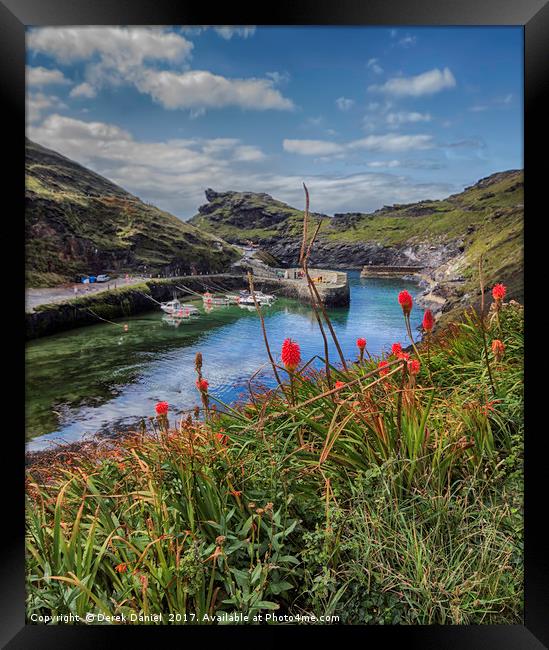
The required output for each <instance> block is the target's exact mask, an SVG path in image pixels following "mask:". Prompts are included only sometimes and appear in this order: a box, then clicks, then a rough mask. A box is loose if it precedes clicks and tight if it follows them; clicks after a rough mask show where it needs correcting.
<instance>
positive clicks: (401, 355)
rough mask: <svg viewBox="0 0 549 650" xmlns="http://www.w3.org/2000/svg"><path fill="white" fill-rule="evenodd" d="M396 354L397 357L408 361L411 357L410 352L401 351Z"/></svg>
mask: <svg viewBox="0 0 549 650" xmlns="http://www.w3.org/2000/svg"><path fill="white" fill-rule="evenodd" d="M396 356H397V359H404V360H405V361H408V359H409V358H410V354H409V353H408V352H399V353H398V354H397V355H396Z"/></svg>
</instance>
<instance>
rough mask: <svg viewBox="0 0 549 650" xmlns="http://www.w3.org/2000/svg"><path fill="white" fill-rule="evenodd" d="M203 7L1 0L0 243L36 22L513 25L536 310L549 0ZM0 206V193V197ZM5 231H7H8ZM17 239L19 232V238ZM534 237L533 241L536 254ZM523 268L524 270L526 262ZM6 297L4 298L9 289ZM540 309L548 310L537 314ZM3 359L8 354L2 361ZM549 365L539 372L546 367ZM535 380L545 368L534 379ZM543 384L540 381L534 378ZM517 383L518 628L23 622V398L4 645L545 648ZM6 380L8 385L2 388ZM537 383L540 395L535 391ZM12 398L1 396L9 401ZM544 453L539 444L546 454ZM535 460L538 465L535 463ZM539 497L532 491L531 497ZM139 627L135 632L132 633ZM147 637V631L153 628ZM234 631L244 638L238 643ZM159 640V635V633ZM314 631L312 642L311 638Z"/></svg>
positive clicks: (536, 330) (539, 439) (107, 0)
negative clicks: (521, 533) (174, 639)
mask: <svg viewBox="0 0 549 650" xmlns="http://www.w3.org/2000/svg"><path fill="white" fill-rule="evenodd" d="M214 13H215V15H214V14H213V13H212V11H208V9H207V8H206V7H205V6H204V5H203V4H199V3H192V5H191V4H190V3H181V2H179V3H175V2H173V1H170V0H154V2H152V1H151V0H132V1H131V2H129V1H128V0H95V1H94V2H85V0H84V1H82V2H76V1H75V0H2V2H0V51H1V56H0V89H1V97H2V109H3V113H4V115H5V117H4V134H3V135H4V137H3V145H4V146H3V156H2V158H3V160H4V162H6V161H8V163H9V164H7V165H6V166H5V169H4V171H3V172H2V176H3V180H4V192H5V195H6V197H5V198H8V199H10V201H11V206H12V208H11V211H10V212H9V213H6V214H5V215H4V227H5V229H6V230H5V231H4V236H5V237H6V239H5V240H4V245H5V246H6V247H9V248H13V249H15V248H16V244H15V242H18V243H19V242H20V243H21V244H22V241H21V239H22V231H23V227H22V226H21V227H20V223H21V222H20V221H19V219H20V218H21V219H22V212H23V210H24V203H23V199H24V173H23V169H24V131H25V118H24V112H25V110H24V108H25V78H24V75H25V29H26V28H27V27H29V26H35V25H88V24H96V25H101V24H104V25H107V24H126V25H172V24H173V25H179V24H212V23H213V24H220V25H221V24H232V25H238V24H257V25H293V24H296V25H331V24H339V25H347V24H352V25H387V26H399V25H407V26H412V25H471V26H472V25H485V26H489V25H521V26H523V28H524V40H525V51H524V53H525V61H524V64H525V75H524V80H525V93H524V106H525V118H524V134H525V149H524V152H525V198H526V201H525V207H526V212H525V214H527V215H528V220H529V223H528V225H526V218H525V226H526V227H525V239H526V260H528V259H533V260H536V261H535V262H532V267H530V266H529V265H528V264H526V266H525V269H526V274H525V276H526V277H528V278H529V280H528V284H526V283H525V284H526V292H525V295H526V296H532V300H531V301H530V302H529V298H528V297H527V298H526V299H525V303H526V305H527V309H530V304H531V305H532V308H533V309H535V307H536V305H537V304H540V306H541V307H542V308H543V306H544V299H545V296H543V295H542V298H541V299H540V294H539V293H537V289H536V288H535V287H534V285H533V284H532V283H533V282H534V281H535V279H534V276H535V275H536V268H538V267H537V264H538V262H537V260H540V259H541V262H540V266H539V269H543V261H544V257H541V255H542V254H543V251H544V248H545V246H544V243H543V240H542V239H541V238H540V236H539V235H538V234H537V226H538V225H541V224H540V223H539V222H540V221H541V220H542V219H546V218H547V217H546V216H545V215H544V214H543V212H540V211H538V207H539V206H543V205H544V200H546V195H547V193H546V192H544V190H545V186H546V185H547V181H546V176H547V169H546V166H545V165H544V164H543V160H544V154H545V152H546V151H547V147H546V144H547V140H548V138H547V125H546V121H547V116H548V115H549V111H548V110H547V108H548V107H547V89H548V87H549V56H548V55H549V47H548V44H549V4H548V3H547V0H460V2H457V0H414V2H411V1H410V0H363V1H362V2H361V1H360V0H338V1H337V2H330V1H329V0H316V1H315V0H294V2H292V3H290V2H288V1H287V0H279V1H278V2H277V3H275V4H273V5H272V6H271V5H270V6H261V7H258V6H257V5H256V6H255V7H252V8H251V9H248V10H246V12H243V11H239V9H238V8H237V7H235V6H233V4H229V3H227V4H225V5H224V6H222V7H220V8H219V9H217V8H216V10H215V12H214ZM3 203H4V202H3ZM6 233H7V234H6ZM20 237H21V239H20ZM536 243H537V244H538V245H541V246H543V248H540V251H541V253H540V257H538V256H537V252H538V251H537V250H536ZM22 250H23V246H22V245H21V246H20V251H21V262H22V263H21V266H19V264H18V263H17V264H15V265H13V264H10V265H9V267H10V274H13V276H14V277H16V278H17V279H15V280H14V281H10V283H9V284H10V287H9V288H10V289H11V290H12V291H13V296H12V297H11V300H10V303H9V307H10V312H15V310H17V312H16V313H17V314H19V313H23V310H21V312H19V311H18V310H19V308H20V304H21V302H22V301H23V300H24V287H21V286H20V285H19V282H21V284H24V280H23V278H24V273H22V272H21V271H22V270H23V269H22V266H23V255H22ZM530 269H531V270H530ZM8 300H9V298H8ZM18 318H19V316H14V317H13V320H12V321H10V324H11V327H12V330H13V331H12V332H11V335H10V338H11V340H13V341H16V340H18V339H19V336H20V331H21V330H22V329H23V328H21V327H19V325H18ZM545 318H546V317H545ZM544 329H545V328H544V322H543V320H542V318H539V319H536V318H535V316H533V315H530V314H529V312H528V317H527V336H526V344H527V345H526V349H527V351H528V350H529V349H530V341H532V349H533V352H534V353H533V356H534V357H536V359H534V360H532V362H531V363H530V362H529V355H528V353H527V354H526V372H525V376H527V377H529V373H530V371H531V370H532V371H533V370H534V368H535V367H536V366H540V367H541V369H542V370H544V368H545V366H546V365H547V359H546V355H544V356H543V358H541V359H540V358H539V357H537V354H538V352H539V348H538V346H539V345H542V344H543V342H544V336H545V337H546V336H547V334H546V333H545V332H544ZM9 347H10V348H11V352H12V353H13V354H14V355H15V358H14V360H13V364H14V365H11V363H10V365H9V366H8V367H7V368H5V371H6V372H11V369H12V368H14V367H15V366H18V367H21V365H22V364H21V356H22V355H21V356H20V355H19V352H20V350H19V352H18V350H17V348H16V347H15V346H11V345H10V346H9ZM5 363H7V362H5ZM544 372H547V371H544ZM542 379H543V377H542ZM543 381H544V382H545V383H546V380H544V379H543ZM529 382H531V383H527V386H526V388H527V390H526V396H527V397H526V407H527V414H528V415H527V420H526V423H527V427H526V430H527V434H526V444H525V476H526V479H525V495H526V496H525V564H526V567H525V620H524V625H516V626H505V625H501V626H499V625H498V626H488V625H486V626H447V627H443V626H439V627H421V626H417V627H404V626H401V627H389V626H388V627H374V626H364V627H354V626H347V627H343V626H341V627H332V628H326V627H322V628H319V627H317V628H312V627H293V626H276V627H274V626H273V627H269V628H251V627H249V628H237V627H231V628H229V627H223V628H219V627H218V628H212V627H208V628H199V629H198V628H194V629H193V628H176V629H174V628H158V627H121V626H108V627H101V626H86V627H83V626H78V627H71V626H30V625H25V590H24V543H23V542H24V539H23V536H24V516H23V515H24V512H23V509H24V500H23V492H24V490H23V487H24V486H23V480H22V469H23V467H24V460H23V458H22V456H23V454H24V446H23V445H22V443H21V442H20V441H19V440H20V439H22V437H21V436H19V435H18V434H19V431H20V427H19V426H18V425H19V422H20V417H18V416H19V414H20V413H21V412H23V411H22V410H21V409H20V407H19V408H17V407H13V406H10V407H9V408H7V409H6V410H7V411H9V413H6V416H7V415H10V414H11V415H12V416H14V417H13V423H12V425H11V426H9V428H7V427H8V424H5V426H6V429H4V434H5V436H11V437H13V440H14V442H13V443H12V444H11V447H10V444H9V441H8V440H4V443H5V447H4V448H5V454H6V458H5V462H4V471H3V474H4V479H5V486H4V491H3V499H2V500H3V501H4V502H5V507H6V508H7V506H8V504H9V503H12V505H15V510H14V515H13V516H12V517H11V518H10V517H8V515H7V514H6V513H5V512H4V514H3V517H2V519H3V520H4V523H6V522H7V523H8V527H4V534H3V536H2V537H3V539H4V541H5V542H7V544H6V546H5V549H4V551H3V553H2V555H1V556H0V566H1V574H0V592H1V593H0V599H1V600H0V626H1V629H0V643H1V644H2V647H5V648H10V649H13V648H33V649H34V648H47V647H50V646H51V647H56V648H74V647H78V648H84V647H112V646H114V645H115V644H125V643H127V642H128V640H129V639H131V640H133V639H136V640H137V641H139V642H141V643H147V642H148V640H149V639H150V640H151V641H152V640H153V639H154V641H155V642H156V643H157V644H158V643H159V642H164V638H165V637H164V635H165V634H168V633H169V634H173V633H175V634H177V635H178V636H179V639H180V641H181V640H183V642H184V643H188V644H191V645H192V644H195V643H196V642H199V643H203V642H204V640H205V639H207V640H208V642H209V643H224V644H229V647H231V646H233V645H236V643H237V642H238V643H261V646H262V647H275V646H276V647H278V646H279V645H280V644H281V643H285V642H287V641H290V640H291V641H293V642H294V643H296V642H297V643H302V642H306V640H308V639H310V637H311V636H312V637H313V638H314V639H315V641H313V642H315V643H316V642H317V641H316V639H317V638H318V637H319V636H320V635H321V636H322V639H323V640H325V641H326V642H329V643H333V642H334V640H337V639H339V638H340V637H341V635H345V636H346V635H347V634H348V633H349V634H350V633H352V634H354V635H356V637H355V638H356V639H357V640H360V642H361V645H362V644H364V645H372V646H373V645H374V644H379V642H383V643H387V642H392V643H395V644H396V643H398V642H401V643H403V644H406V647H418V648H419V647H421V648H424V649H430V648H433V649H435V648H436V649H439V648H444V649H446V648H450V649H453V648H469V649H470V648H483V649H486V650H489V649H492V648H493V649H494V650H496V649H498V650H499V649H500V648H520V649H524V650H527V649H530V648H532V649H537V648H543V647H547V646H549V624H548V620H549V588H548V586H547V585H548V584H549V576H548V570H547V569H548V567H549V554H548V552H547V547H548V544H547V541H546V540H547V538H546V536H545V534H544V528H545V526H544V524H545V517H544V513H545V510H546V505H545V498H544V492H545V490H544V487H545V486H544V485H543V484H542V482H541V477H542V476H543V470H542V467H543V465H544V464H545V461H544V459H545V458H547V455H546V451H547V443H546V437H547V431H546V429H547V427H546V426H545V427H544V426H543V420H542V419H540V420H539V421H538V424H535V422H536V421H537V419H536V420H534V414H535V411H536V405H538V408H539V413H541V414H543V394H542V393H541V390H543V391H544V392H545V388H544V384H539V383H538V382H535V381H534V378H533V375H532V380H530V379H529ZM13 387H14V386H13V385H10V390H12V388H13ZM537 391H538V392H537ZM13 403H14V402H13V401H12V399H11V398H10V401H9V404H10V405H12V404H13ZM544 452H545V453H544ZM542 463H543V465H542ZM540 496H541V498H540ZM137 635H139V636H137ZM152 635H154V636H152ZM237 635H238V636H239V637H241V636H244V637H246V640H243V639H242V638H240V639H238V641H237ZM161 637H162V641H161V640H160V638H161ZM311 640H312V639H311Z"/></svg>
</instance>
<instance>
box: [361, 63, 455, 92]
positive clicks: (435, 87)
mask: <svg viewBox="0 0 549 650" xmlns="http://www.w3.org/2000/svg"><path fill="white" fill-rule="evenodd" d="M455 85H456V80H455V78H454V75H453V74H452V71H451V70H450V69H449V68H444V69H443V70H439V69H438V68H434V69H433V70H429V71H427V72H423V73H422V74H418V75H416V76H414V77H393V78H392V79H389V80H388V81H386V82H385V83H384V84H383V85H381V86H376V85H374V86H370V87H369V90H372V91H377V92H382V93H388V94H390V95H396V96H401V97H404V96H410V97H421V96H422V95H432V94H434V93H438V92H440V91H441V90H444V89H446V88H454V86H455Z"/></svg>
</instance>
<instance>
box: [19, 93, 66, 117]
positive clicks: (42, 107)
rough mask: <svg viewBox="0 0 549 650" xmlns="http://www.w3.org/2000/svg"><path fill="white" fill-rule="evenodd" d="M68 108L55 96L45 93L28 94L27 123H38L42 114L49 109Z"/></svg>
mask: <svg viewBox="0 0 549 650" xmlns="http://www.w3.org/2000/svg"><path fill="white" fill-rule="evenodd" d="M61 108H67V107H66V105H65V104H64V103H63V102H62V101H61V100H60V99H59V97H56V96H55V95H45V94H44V93H28V94H27V96H26V121H27V123H33V122H37V121H38V120H39V119H40V118H41V117H42V113H43V112H44V111H46V110H48V109H57V110H59V109H61Z"/></svg>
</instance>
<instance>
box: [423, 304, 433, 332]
mask: <svg viewBox="0 0 549 650" xmlns="http://www.w3.org/2000/svg"><path fill="white" fill-rule="evenodd" d="M434 324H435V319H434V318H433V312H432V311H431V310H430V309H426V310H425V313H424V314H423V323H422V324H421V326H422V327H423V330H424V331H425V332H430V331H431V330H432V329H433V325H434Z"/></svg>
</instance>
